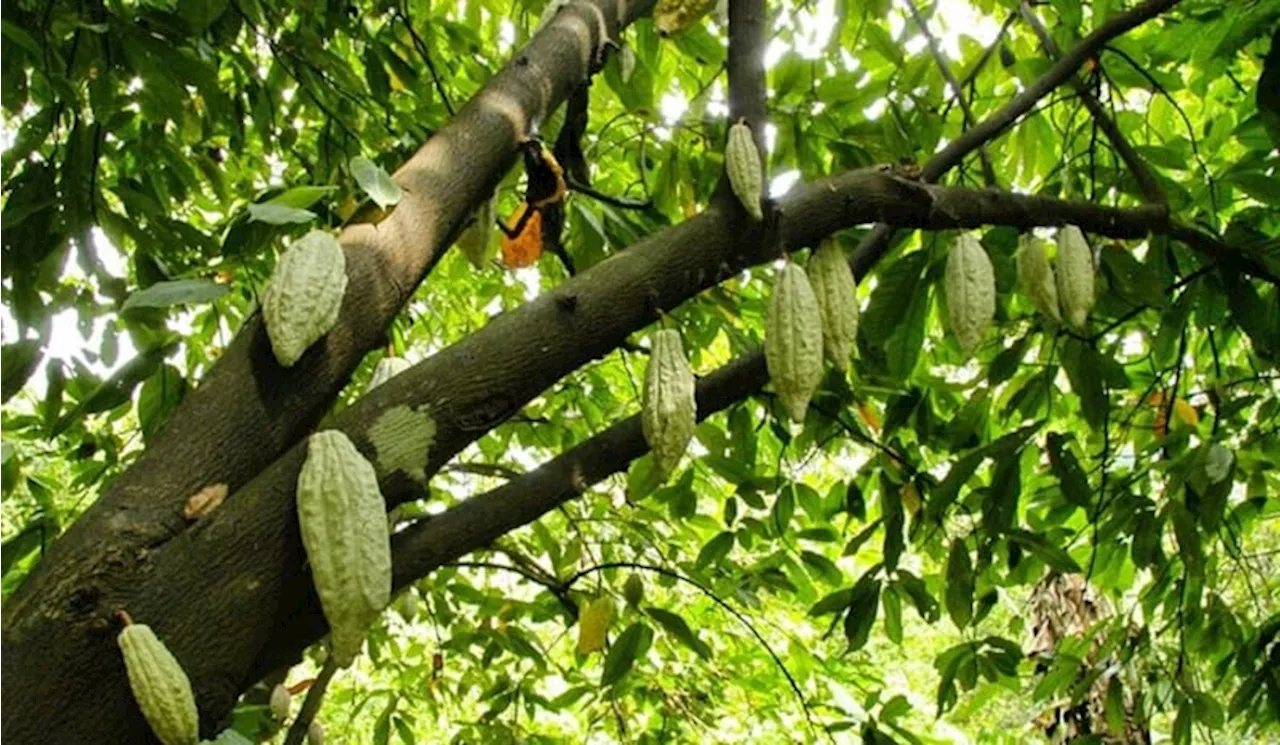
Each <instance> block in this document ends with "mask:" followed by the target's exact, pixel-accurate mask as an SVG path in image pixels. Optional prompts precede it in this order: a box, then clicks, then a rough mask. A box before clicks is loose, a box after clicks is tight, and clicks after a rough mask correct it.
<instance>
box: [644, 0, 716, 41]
mask: <svg viewBox="0 0 1280 745" xmlns="http://www.w3.org/2000/svg"><path fill="white" fill-rule="evenodd" d="M715 6H716V0H658V6H657V7H656V8H654V11H653V27H654V28H655V29H656V30H657V32H658V35H659V36H671V35H673V34H678V33H680V32H681V31H684V30H685V29H687V28H689V27H690V26H692V25H693V24H694V23H696V22H697V21H698V19H700V18H702V17H703V16H705V15H706V14H707V13H710V12H711V10H712V9H713V8H715Z"/></svg>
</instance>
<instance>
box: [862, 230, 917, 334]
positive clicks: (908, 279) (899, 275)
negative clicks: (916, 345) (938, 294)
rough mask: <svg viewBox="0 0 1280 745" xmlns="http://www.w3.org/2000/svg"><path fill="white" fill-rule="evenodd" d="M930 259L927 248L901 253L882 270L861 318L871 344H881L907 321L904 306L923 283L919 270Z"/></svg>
mask: <svg viewBox="0 0 1280 745" xmlns="http://www.w3.org/2000/svg"><path fill="white" fill-rule="evenodd" d="M927 263H928V255H927V253H926V252H924V251H915V252H913V253H909V254H906V255H905V256H902V257H901V258H899V259H898V260H897V261H895V262H894V263H893V264H891V265H890V266H889V268H888V269H885V270H884V271H883V272H881V273H880V275H879V277H878V278H877V279H878V283H877V284H876V289H875V291H874V292H872V293H871V300H870V302H868V303H867V309H866V310H865V311H864V312H863V313H862V316H861V318H860V319H859V321H858V329H859V332H860V333H861V335H863V336H865V337H866V340H867V343H869V344H871V345H872V346H881V345H883V344H884V343H885V342H887V341H888V340H889V338H890V337H891V336H893V334H894V332H895V331H897V329H898V327H899V326H901V325H902V323H903V322H904V321H906V314H905V313H903V308H909V307H911V304H912V299H913V298H914V297H915V295H916V294H917V289H918V287H919V285H920V282H921V278H920V274H921V272H922V271H924V267H925V265H926V264H927Z"/></svg>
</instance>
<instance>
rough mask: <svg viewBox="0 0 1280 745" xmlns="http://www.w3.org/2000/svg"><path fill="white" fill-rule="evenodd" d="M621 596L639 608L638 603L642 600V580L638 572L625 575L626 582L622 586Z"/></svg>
mask: <svg viewBox="0 0 1280 745" xmlns="http://www.w3.org/2000/svg"><path fill="white" fill-rule="evenodd" d="M622 596H623V597H624V598H626V600H627V604H628V605H630V606H632V607H633V608H639V607H640V603H642V602H644V580H643V579H642V578H641V577H640V575H639V574H636V573H634V572H633V573H632V574H631V576H630V577H627V582H626V584H624V585H623V586H622Z"/></svg>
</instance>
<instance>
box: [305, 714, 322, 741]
mask: <svg viewBox="0 0 1280 745" xmlns="http://www.w3.org/2000/svg"><path fill="white" fill-rule="evenodd" d="M307 745H324V725H323V724H321V723H320V722H319V720H316V719H312V720H311V724H309V725H307Z"/></svg>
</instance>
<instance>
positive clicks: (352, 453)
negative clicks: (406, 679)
mask: <svg viewBox="0 0 1280 745" xmlns="http://www.w3.org/2000/svg"><path fill="white" fill-rule="evenodd" d="M297 506H298V525H299V528H300V530H301V532H302V545H303V548H304V549H306V552H307V559H308V561H309V562H310V564H311V575H312V579H313V581H314V582H315V586H316V593H317V594H318V595H319V596H320V606H321V609H322V610H323V611H324V616H325V618H326V619H327V620H328V621H329V628H330V631H331V632H332V636H331V641H330V644H331V647H332V650H331V654H332V655H333V661H334V662H335V664H337V665H338V667H347V666H348V665H350V664H351V662H352V661H353V660H354V659H355V657H356V655H357V654H359V653H360V648H361V646H362V645H363V644H364V638H365V634H367V633H368V630H369V626H370V624H372V623H373V621H374V619H376V618H377V617H378V615H379V614H381V613H382V611H383V609H385V608H386V607H387V605H388V604H389V603H390V601H391V540H390V535H389V531H388V529H387V516H386V508H385V503H384V501H383V498H382V492H381V491H380V490H379V488H378V476H377V473H376V472H375V471H374V468H373V465H372V464H371V463H369V461H367V460H366V459H365V458H364V456H363V455H361V454H360V451H359V450H357V449H356V446H355V445H354V444H352V442H351V440H349V439H348V438H347V436H346V435H344V434H343V433H341V432H339V431H337V430H324V431H321V432H317V433H315V434H313V435H312V436H311V438H310V439H309V441H308V443H307V458H306V461H304V462H303V464H302V471H301V473H299V475H298V487H297Z"/></svg>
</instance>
